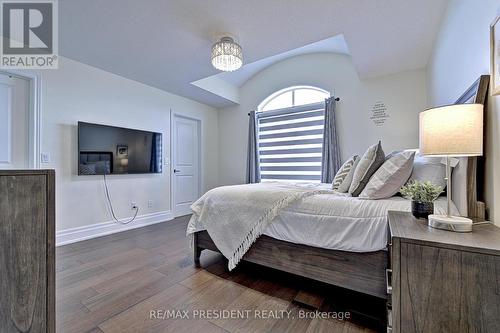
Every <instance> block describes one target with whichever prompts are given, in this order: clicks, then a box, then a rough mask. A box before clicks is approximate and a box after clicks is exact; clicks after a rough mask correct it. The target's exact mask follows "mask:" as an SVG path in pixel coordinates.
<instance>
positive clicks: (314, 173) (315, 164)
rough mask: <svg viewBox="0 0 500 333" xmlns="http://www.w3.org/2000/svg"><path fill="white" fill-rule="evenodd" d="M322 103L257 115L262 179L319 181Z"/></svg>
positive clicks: (323, 120) (322, 121)
mask: <svg viewBox="0 0 500 333" xmlns="http://www.w3.org/2000/svg"><path fill="white" fill-rule="evenodd" d="M324 108H325V105H324V103H315V104H308V105H302V106H298V107H291V108H287V109H281V110H274V111H264V112H261V113H258V114H257V119H258V140H259V156H260V170H261V178H262V181H276V180H280V181H308V182H320V181H321V152H322V147H323V130H324V123H325V109H324Z"/></svg>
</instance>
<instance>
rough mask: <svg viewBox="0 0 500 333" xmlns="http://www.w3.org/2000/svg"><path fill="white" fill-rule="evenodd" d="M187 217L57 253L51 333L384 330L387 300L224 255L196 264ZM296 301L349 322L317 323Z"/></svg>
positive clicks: (205, 257) (204, 258)
mask: <svg viewBox="0 0 500 333" xmlns="http://www.w3.org/2000/svg"><path fill="white" fill-rule="evenodd" d="M188 218H189V217H181V218H177V219H175V220H173V221H169V222H166V223H161V224H157V225H153V226H150V227H146V228H140V229H135V230H131V231H127V232H123V233H119V234H114V235H111V236H107V237H102V238H97V239H93V240H88V241H84V242H80V243H76V244H71V245H66V246H63V247H59V248H57V250H56V265H57V273H56V288H57V293H56V297H57V302H56V307H57V315H56V321H57V332H60V333H73V332H75V333H76V332H82V333H84V332H87V333H89V332H92V333H97V332H101V333H111V332H120V333H125V332H198V331H203V332H204V333H210V332H345V333H347V332H350V333H354V332H376V331H383V330H384V327H383V317H384V302H382V301H381V300H379V299H377V298H373V297H369V296H365V295H361V294H357V293H354V292H349V291H347V290H343V289H341V288H335V287H331V286H327V285H323V284H321V283H317V282H314V281H311V280H307V279H302V278H299V277H296V276H292V275H289V274H286V273H283V272H278V271H275V270H271V269H268V268H264V267H260V266H257V265H253V264H249V263H241V264H240V265H239V266H238V267H237V268H236V269H235V270H233V271H232V272H227V270H226V269H225V263H226V262H225V260H224V258H223V257H222V256H221V255H219V254H217V253H214V252H211V251H208V250H206V251H203V254H202V257H201V265H202V268H201V269H197V268H195V267H194V265H193V261H192V252H191V250H190V249H189V247H188V243H187V240H186V237H185V230H186V225H187V221H188ZM294 300H295V301H294ZM298 302H302V303H306V304H311V305H315V306H316V307H319V311H321V312H323V313H325V314H326V313H339V312H345V311H348V312H350V317H351V318H350V319H349V320H348V321H347V320H344V321H341V320H338V319H334V318H327V319H322V318H318V317H317V316H314V315H315V314H316V313H315V312H314V311H312V310H311V309H310V308H308V307H307V306H305V305H303V304H301V303H298ZM203 310H214V311H212V317H211V318H207V319H203V318H200V317H201V316H202V314H203V313H204V314H205V317H208V316H209V312H203ZM224 310H239V312H236V311H233V313H232V314H233V316H235V315H238V313H239V314H240V315H239V318H238V319H234V318H225V317H227V316H228V315H229V311H225V312H224ZM262 310H264V311H262ZM266 311H267V312H266ZM280 311H281V312H280ZM224 313H225V314H226V315H224V316H225V317H224V318H216V317H215V314H224ZM185 314H187V315H188V316H189V319H185V318H182V317H184V316H185ZM247 314H248V315H247ZM280 314H283V316H280ZM287 314H289V316H290V318H287ZM305 314H307V315H308V317H307V318H303V317H304V316H305ZM169 316H170V317H174V318H168V317H169ZM259 316H260V317H261V318H259Z"/></svg>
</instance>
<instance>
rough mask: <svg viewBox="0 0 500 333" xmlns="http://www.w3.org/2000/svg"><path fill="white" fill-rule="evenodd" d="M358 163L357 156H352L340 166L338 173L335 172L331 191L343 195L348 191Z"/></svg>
mask: <svg viewBox="0 0 500 333" xmlns="http://www.w3.org/2000/svg"><path fill="white" fill-rule="evenodd" d="M358 163H359V156H358V155H354V156H353V157H351V158H350V159H348V160H347V161H346V162H345V163H344V164H342V166H341V167H340V169H339V171H337V174H336V175H335V178H333V183H332V190H334V191H337V192H340V193H345V192H347V191H348V190H349V186H350V185H351V182H352V176H353V175H354V170H356V166H357V165H358Z"/></svg>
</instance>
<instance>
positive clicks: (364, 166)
mask: <svg viewBox="0 0 500 333" xmlns="http://www.w3.org/2000/svg"><path fill="white" fill-rule="evenodd" d="M384 162H385V154H384V151H383V150H382V144H381V143H380V141H379V142H378V144H376V145H373V146H371V147H370V148H368V150H367V151H366V152H365V154H364V155H363V157H362V158H361V160H360V161H359V163H358V166H357V167H356V170H355V171H354V175H353V177H352V183H351V186H350V187H349V193H350V194H351V195H352V196H353V197H357V196H358V195H359V194H360V193H361V191H363V189H364V188H365V186H366V184H368V180H370V178H371V176H372V175H373V174H374V173H375V171H377V170H378V168H380V166H381V165H382V164H384Z"/></svg>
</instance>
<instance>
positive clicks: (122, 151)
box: [116, 145, 128, 158]
mask: <svg viewBox="0 0 500 333" xmlns="http://www.w3.org/2000/svg"><path fill="white" fill-rule="evenodd" d="M116 156H117V157H118V158H127V157H128V146H127V145H116Z"/></svg>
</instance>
